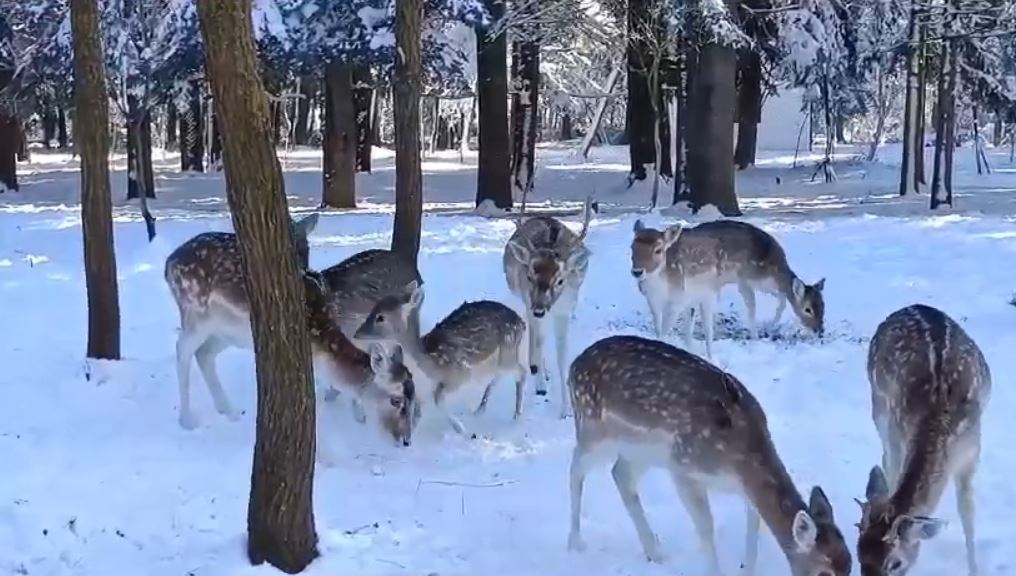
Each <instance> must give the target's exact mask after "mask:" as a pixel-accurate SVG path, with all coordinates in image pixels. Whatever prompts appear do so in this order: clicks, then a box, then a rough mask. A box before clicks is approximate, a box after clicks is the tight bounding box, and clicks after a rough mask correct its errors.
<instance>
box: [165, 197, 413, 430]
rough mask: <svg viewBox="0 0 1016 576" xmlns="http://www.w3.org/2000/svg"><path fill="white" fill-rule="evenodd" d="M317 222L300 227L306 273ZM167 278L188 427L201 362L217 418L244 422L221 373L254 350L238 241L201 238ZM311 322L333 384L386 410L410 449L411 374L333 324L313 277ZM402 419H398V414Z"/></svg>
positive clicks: (181, 253) (176, 258) (177, 258)
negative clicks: (233, 355)
mask: <svg viewBox="0 0 1016 576" xmlns="http://www.w3.org/2000/svg"><path fill="white" fill-rule="evenodd" d="M316 223H317V215H316V214H315V215H312V216H309V217H308V218H305V219H303V220H301V221H300V222H298V223H295V224H294V225H293V234H294V238H295V240H296V247H297V257H298V259H299V261H300V264H301V267H302V268H303V269H304V270H306V267H307V261H308V255H309V254H308V253H309V248H308V244H307V234H308V233H309V232H310V231H311V230H312V229H313V228H314V226H315V225H316ZM165 278H166V282H167V284H168V285H169V288H170V291H171V292H172V294H173V298H174V299H175V300H176V303H177V307H178V308H179V311H180V325H181V330H180V334H179V336H178V338H177V344H176V356H177V378H178V381H179V388H180V417H179V418H180V425H181V426H182V427H183V428H185V429H193V428H194V427H196V425H197V420H196V419H195V417H194V414H193V413H192V411H191V406H190V364H191V359H192V358H193V359H195V360H196V361H197V364H198V368H199V370H200V371H201V374H202V376H204V379H205V384H206V385H207V386H208V390H209V392H210V393H211V395H212V400H213V402H214V404H215V407H216V410H218V411H219V412H220V413H222V414H224V415H226V416H227V417H229V418H230V419H235V418H236V414H235V412H234V411H233V408H232V406H231V404H230V402H229V399H228V398H227V397H226V393H225V391H224V390H223V388H222V382H221V380H220V379H219V375H218V372H217V370H216V368H215V360H216V358H217V357H218V355H219V354H220V353H221V352H222V351H224V350H226V349H227V348H229V347H237V348H243V349H248V350H250V349H253V337H252V335H251V326H250V305H249V301H248V300H247V292H246V286H245V280H244V276H243V268H242V266H241V262H240V252H239V245H238V243H237V239H236V235H235V234H232V233H225V232H206V233H203V234H199V235H197V236H195V237H194V238H192V239H190V240H188V241H187V242H185V243H183V244H182V245H181V246H179V247H178V248H177V249H176V250H174V251H173V253H172V254H170V255H169V257H168V258H167V259H166V268H165ZM304 286H305V292H306V297H307V315H306V318H305V321H307V322H308V327H309V329H310V336H311V342H312V349H313V351H314V356H315V359H316V360H318V363H319V364H322V365H323V366H325V367H326V368H327V370H328V371H330V372H331V373H332V375H333V376H335V378H333V379H331V381H330V384H331V385H332V386H333V387H335V386H337V387H343V388H345V389H347V390H350V391H352V392H353V393H355V394H356V395H358V396H362V397H365V398H369V399H370V400H371V401H372V402H373V403H374V404H375V405H376V406H377V407H378V409H379V413H380V414H381V418H382V422H383V423H385V425H386V427H387V428H388V431H389V432H390V433H391V434H392V435H393V436H394V437H396V439H398V440H402V442H403V444H408V442H409V440H410V434H411V431H412V422H411V421H409V418H410V417H411V415H412V412H411V410H410V408H411V406H409V403H410V401H411V400H412V399H413V397H414V396H415V391H414V389H413V386H414V384H413V381H412V378H411V375H410V374H409V372H408V371H407V370H406V368H405V367H404V366H403V365H402V364H401V363H398V362H394V361H392V359H391V358H389V357H388V356H387V355H386V354H384V353H383V350H382V349H380V348H377V349H375V350H372V352H371V354H366V353H364V352H362V351H360V350H359V349H357V348H355V347H354V346H353V345H352V344H351V343H350V342H349V340H348V339H346V338H345V336H343V334H342V332H341V330H339V329H338V327H337V326H336V325H334V324H333V323H332V322H331V321H330V319H329V318H328V312H327V308H326V301H325V298H326V297H325V294H324V287H323V283H322V281H321V279H320V278H319V277H318V276H317V275H316V274H315V273H313V272H305V274H304ZM393 411H394V412H395V413H396V414H391V412H393Z"/></svg>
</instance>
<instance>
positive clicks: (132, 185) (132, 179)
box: [127, 96, 155, 200]
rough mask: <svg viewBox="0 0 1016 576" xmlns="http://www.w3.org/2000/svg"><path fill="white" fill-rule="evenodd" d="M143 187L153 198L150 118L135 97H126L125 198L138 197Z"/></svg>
mask: <svg viewBox="0 0 1016 576" xmlns="http://www.w3.org/2000/svg"><path fill="white" fill-rule="evenodd" d="M142 189H144V192H145V195H146V196H147V197H148V198H155V173H154V170H153V168H152V119H151V115H150V114H149V112H148V110H142V109H140V107H139V103H138V101H137V98H136V97H134V96H128V97H127V199H128V200H132V199H134V198H138V197H139V195H140V194H141V190H142Z"/></svg>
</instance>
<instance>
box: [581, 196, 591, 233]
mask: <svg viewBox="0 0 1016 576" xmlns="http://www.w3.org/2000/svg"><path fill="white" fill-rule="evenodd" d="M592 219H593V196H592V195H589V196H586V204H585V212H584V216H583V221H582V231H581V232H579V242H583V241H584V240H585V239H586V234H587V233H588V232H589V222H590V221H591V220H592Z"/></svg>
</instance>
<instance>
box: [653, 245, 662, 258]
mask: <svg viewBox="0 0 1016 576" xmlns="http://www.w3.org/2000/svg"><path fill="white" fill-rule="evenodd" d="M653 254H656V255H657V256H659V255H660V254H663V247H660V248H654V249H653Z"/></svg>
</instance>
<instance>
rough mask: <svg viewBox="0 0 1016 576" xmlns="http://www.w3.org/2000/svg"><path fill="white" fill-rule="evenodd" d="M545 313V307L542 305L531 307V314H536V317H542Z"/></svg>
mask: <svg viewBox="0 0 1016 576" xmlns="http://www.w3.org/2000/svg"><path fill="white" fill-rule="evenodd" d="M546 315H547V309H546V308H543V307H537V308H533V316H536V317H537V318H543V317H544V316H546Z"/></svg>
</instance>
